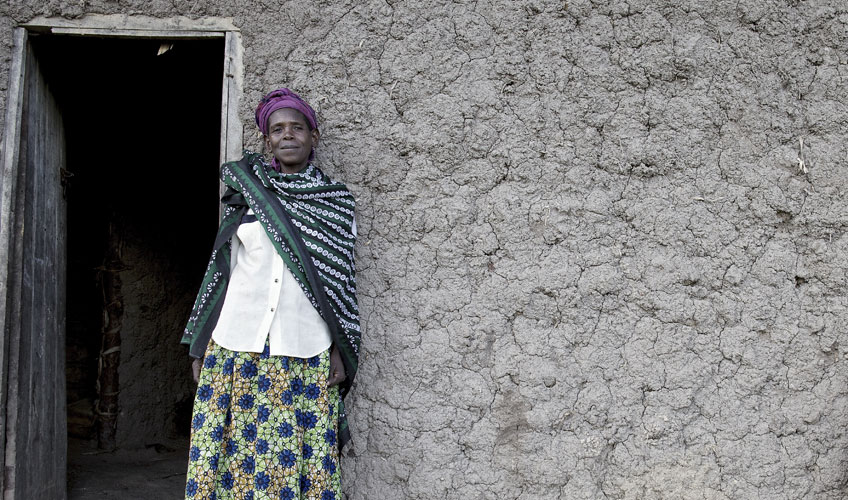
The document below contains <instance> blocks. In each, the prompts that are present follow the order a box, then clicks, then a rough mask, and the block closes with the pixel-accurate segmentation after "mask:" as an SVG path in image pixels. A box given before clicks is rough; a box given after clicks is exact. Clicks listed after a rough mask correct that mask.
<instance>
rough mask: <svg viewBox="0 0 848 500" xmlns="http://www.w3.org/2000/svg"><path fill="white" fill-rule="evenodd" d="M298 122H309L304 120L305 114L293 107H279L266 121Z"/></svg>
mask: <svg viewBox="0 0 848 500" xmlns="http://www.w3.org/2000/svg"><path fill="white" fill-rule="evenodd" d="M292 122H298V123H303V124H304V125H306V124H308V123H309V122H307V121H306V116H304V115H303V113H301V112H300V111H298V110H296V109H293V108H280V109H278V110H276V111H274V112H273V113H271V116H269V117H268V123H292Z"/></svg>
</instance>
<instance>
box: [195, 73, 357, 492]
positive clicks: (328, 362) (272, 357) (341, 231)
mask: <svg viewBox="0 0 848 500" xmlns="http://www.w3.org/2000/svg"><path fill="white" fill-rule="evenodd" d="M256 124H257V125H258V126H259V129H260V130H261V131H262V134H263V135H264V137H265V148H266V150H267V151H268V152H269V153H270V154H271V156H272V158H271V161H270V164H269V162H268V161H266V160H265V158H264V157H263V156H261V155H258V154H255V153H251V152H247V151H246V152H245V155H244V157H243V158H242V159H241V160H240V161H238V162H230V163H226V164H224V165H223V166H222V168H221V179H222V180H223V182H224V184H226V186H227V188H228V189H227V192H226V193H225V195H224V197H223V198H222V202H223V203H224V204H225V210H224V215H223V219H222V221H221V226H220V229H219V231H218V236H217V238H216V241H215V245H214V249H213V252H212V258H211V260H210V262H209V266H208V267H207V270H206V275H205V276H204V279H203V283H202V285H201V287H200V292H199V293H198V296H197V300H196V301H195V305H194V309H193V311H192V313H191V316H190V318H189V321H188V325H187V326H186V329H185V333H184V335H183V339H182V342H183V343H184V344H189V345H190V346H191V347H190V350H189V353H190V355H191V356H192V357H194V358H196V359H195V360H194V362H193V363H192V369H193V372H194V374H195V379H198V388H197V395H196V397H195V404H194V414H193V419H192V433H191V449H190V452H189V466H188V478H187V482H186V498H191V499H210V500H212V499H217V500H224V499H239V500H241V499H251V500H259V499H265V498H273V499H275V500H276V499H307V498H308V499H320V500H333V499H339V500H340V499H341V498H342V496H341V486H340V473H339V451H340V450H341V448H342V447H343V446H344V444H345V443H346V442H347V440H348V439H349V433H348V429H347V421H346V418H345V414H344V405H343V402H342V398H343V397H344V395H345V394H346V393H347V391H348V390H349V388H350V384H351V383H352V382H353V378H354V375H355V374H356V368H357V359H358V349H359V339H360V329H359V316H358V314H359V313H358V309H357V303H356V281H355V277H354V259H353V247H354V242H355V240H356V228H355V223H354V217H353V216H354V200H353V196H352V195H351V193H350V191H348V189H347V188H346V187H345V186H344V185H343V184H341V183H337V182H333V181H332V180H330V179H329V178H328V177H327V176H326V175H324V174H323V173H322V172H321V171H320V170H319V169H318V168H317V167H315V166H314V165H312V163H311V160H312V159H313V158H314V155H315V153H314V148H315V146H317V144H318V140H319V138H320V135H319V132H318V123H317V120H316V116H315V111H313V109H312V108H311V107H310V106H309V104H307V103H306V102H305V101H304V100H303V99H301V98H300V96H298V95H297V94H295V93H294V92H291V91H290V90H288V89H279V90H275V91H273V92H271V93H269V94H268V95H266V96H265V97H264V98H263V99H262V101H261V102H260V103H259V106H258V107H257V108H256ZM201 358H202V359H201Z"/></svg>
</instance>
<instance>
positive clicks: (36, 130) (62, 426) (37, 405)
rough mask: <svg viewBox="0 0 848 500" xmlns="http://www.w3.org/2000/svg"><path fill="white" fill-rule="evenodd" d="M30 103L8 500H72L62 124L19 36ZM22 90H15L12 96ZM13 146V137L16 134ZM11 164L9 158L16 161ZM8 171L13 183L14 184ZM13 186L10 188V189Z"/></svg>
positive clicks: (10, 295) (18, 192)
mask: <svg viewBox="0 0 848 500" xmlns="http://www.w3.org/2000/svg"><path fill="white" fill-rule="evenodd" d="M16 44H17V45H18V48H19V49H20V52H19V55H20V56H21V66H20V69H21V73H20V80H19V82H20V84H21V86H20V90H19V91H18V93H17V96H19V99H20V101H21V105H20V115H19V116H20V119H19V121H18V123H7V124H6V126H7V127H14V126H20V131H19V134H18V137H17V139H18V140H17V144H11V145H10V144H8V142H7V147H10V146H11V147H17V148H18V150H17V155H16V156H17V158H16V160H17V161H16V169H14V170H15V171H14V175H15V177H16V178H15V179H14V185H15V190H14V193H10V196H12V200H11V202H10V208H11V207H13V212H12V213H11V214H10V217H8V218H5V219H4V220H5V222H6V223H8V224H9V225H10V226H11V228H12V229H13V233H12V235H11V237H10V238H9V242H10V245H9V247H8V249H7V252H8V256H9V259H8V263H9V265H8V281H7V294H6V295H7V296H6V311H5V312H6V314H5V328H4V330H5V332H4V333H5V335H4V338H3V354H4V356H5V357H6V359H5V362H6V367H7V371H6V385H5V391H4V392H5V394H4V396H5V403H6V413H5V427H4V430H5V456H4V459H5V460H4V461H5V464H4V465H5V471H6V474H5V481H4V484H3V492H4V499H5V500H18V499H20V500H31V499H41V498H44V499H64V498H65V497H66V493H65V489H66V484H65V472H66V465H65V464H66V454H67V452H66V450H67V433H66V417H65V360H64V356H65V354H64V352H65V350H64V346H65V255H66V252H65V216H66V210H65V200H64V196H63V191H62V174H63V172H64V168H65V141H64V129H63V125H62V118H61V115H60V114H59V110H58V108H57V106H56V103H55V101H54V99H53V97H52V95H51V94H50V89H48V88H47V85H46V83H45V81H44V78H43V76H42V74H41V71H40V70H39V68H38V61H37V59H36V57H35V54H33V51H32V48H31V46H30V44H29V43H28V41H27V37H26V33H25V32H23V30H18V31H17V33H16ZM14 91H15V88H14V85H10V95H11V94H12V93H13V92H14ZM7 137H9V134H7ZM7 158H8V156H7ZM11 170H13V169H10V168H8V166H7V167H6V168H5V169H4V175H7V176H8V175H9V174H10V173H11ZM10 180H11V179H10V178H9V177H7V178H6V179H4V183H8V182H10Z"/></svg>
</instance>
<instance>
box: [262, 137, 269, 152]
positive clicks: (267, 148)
mask: <svg viewBox="0 0 848 500" xmlns="http://www.w3.org/2000/svg"><path fill="white" fill-rule="evenodd" d="M262 137H263V138H264V139H265V151H271V139H268V136H267V135H263V136H262Z"/></svg>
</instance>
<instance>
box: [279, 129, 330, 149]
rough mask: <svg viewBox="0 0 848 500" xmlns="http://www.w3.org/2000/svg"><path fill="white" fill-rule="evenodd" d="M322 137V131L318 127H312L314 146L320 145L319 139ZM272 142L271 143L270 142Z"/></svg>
mask: <svg viewBox="0 0 848 500" xmlns="http://www.w3.org/2000/svg"><path fill="white" fill-rule="evenodd" d="M320 139H321V133H320V132H318V129H317V128H313V129H312V147H315V146H317V145H318V141H319V140H320ZM269 144H270V143H269Z"/></svg>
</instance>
